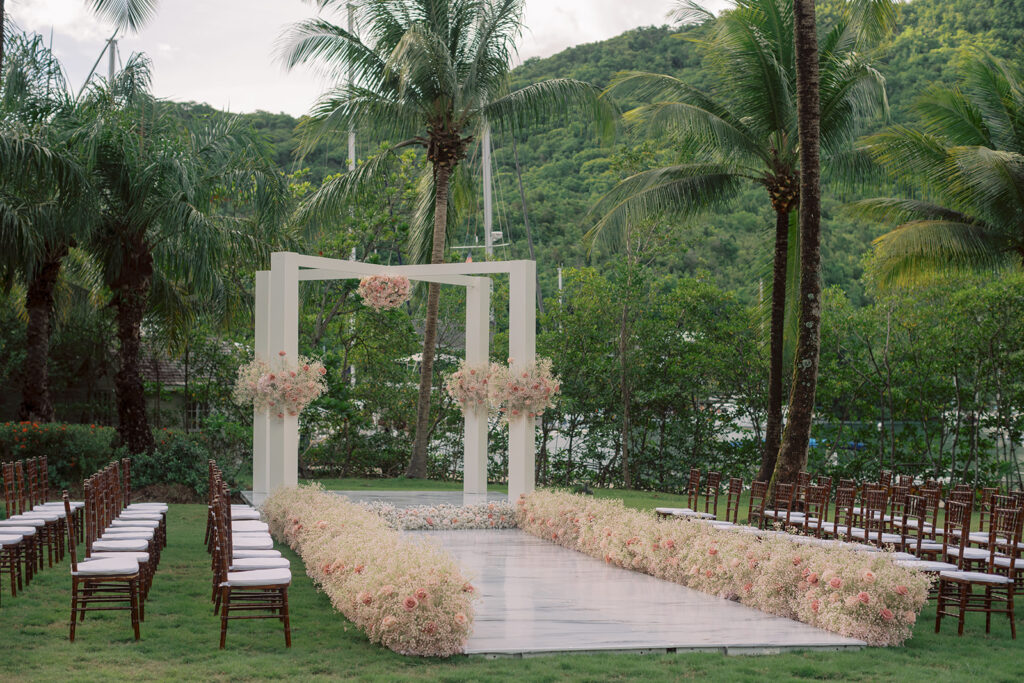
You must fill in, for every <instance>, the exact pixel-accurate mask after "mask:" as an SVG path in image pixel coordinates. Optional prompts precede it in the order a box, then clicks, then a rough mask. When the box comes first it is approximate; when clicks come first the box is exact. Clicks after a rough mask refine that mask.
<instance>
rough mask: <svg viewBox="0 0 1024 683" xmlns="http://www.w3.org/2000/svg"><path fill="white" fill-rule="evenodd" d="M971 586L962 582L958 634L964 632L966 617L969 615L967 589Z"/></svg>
mask: <svg viewBox="0 0 1024 683" xmlns="http://www.w3.org/2000/svg"><path fill="white" fill-rule="evenodd" d="M968 588H969V586H968V585H967V584H966V583H964V584H960V615H959V620H958V622H957V628H956V633H957V635H958V636H962V635H963V634H964V617H965V616H966V615H967V589H968Z"/></svg>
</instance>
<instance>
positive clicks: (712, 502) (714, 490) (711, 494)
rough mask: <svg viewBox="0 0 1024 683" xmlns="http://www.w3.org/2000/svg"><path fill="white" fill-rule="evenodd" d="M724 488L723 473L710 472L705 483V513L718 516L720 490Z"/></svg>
mask: <svg viewBox="0 0 1024 683" xmlns="http://www.w3.org/2000/svg"><path fill="white" fill-rule="evenodd" d="M721 487H722V473H721V472H708V478H707V481H706V482H705V483H704V512H709V513H711V514H713V515H717V514H718V490H719V489H720V488H721Z"/></svg>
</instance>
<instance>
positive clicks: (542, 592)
mask: <svg viewBox="0 0 1024 683" xmlns="http://www.w3.org/2000/svg"><path fill="white" fill-rule="evenodd" d="M407 533H410V534H411V535H416V536H423V537H426V538H429V539H431V540H434V541H436V542H438V543H439V544H440V545H441V546H442V547H443V548H444V549H445V550H447V551H448V552H449V553H451V554H452V555H453V556H454V557H455V559H456V561H457V562H458V563H459V566H460V567H462V569H463V571H464V572H466V574H467V575H468V576H470V577H472V581H473V585H474V586H475V587H476V590H477V592H478V594H479V595H480V598H481V599H480V601H479V602H478V603H477V606H476V619H475V622H474V628H473V634H472V636H471V637H470V639H469V642H468V643H467V645H466V652H467V654H482V655H506V656H507V655H514V656H517V655H535V654H545V653H554V652H579V651H608V650H620V651H647V652H658V651H661V652H666V651H667V652H677V651H681V650H684V651H685V650H710V651H718V652H724V653H728V654H750V653H772V652H778V651H781V650H789V649H808V648H827V649H846V648H860V647H862V646H863V645H864V643H862V642H861V641H859V640H853V639H851V638H844V637H842V636H838V635H836V634H834V633H829V632H827V631H822V630H820V629H817V628H814V627H813V626H808V625H807V624H803V623H800V622H797V621H792V620H789V619H783V618H781V617H776V616H772V615H769V614H765V613H764V612H761V611H759V610H756V609H753V608H750V607H746V606H744V605H741V604H739V603H737V602H731V601H728V600H723V599H720V598H717V597H714V596H710V595H705V594H704V593H700V592H697V591H694V590H690V589H689V588H685V587H683V586H679V585H677V584H673V583H670V582H668V581H662V580H661V579H656V578H654V577H652V576H648V575H646V574H641V573H639V572H633V571H628V570H626V569H620V568H618V567H612V566H608V565H607V564H605V563H604V562H601V561H600V560H597V559H594V558H592V557H589V556H587V555H584V554H582V553H578V552H575V551H572V550H568V549H566V548H562V547H560V546H556V545H554V544H553V543H549V542H547V541H544V540H541V539H539V538H536V537H534V536H531V535H530V534H527V533H525V532H523V531H519V530H517V529H515V530H504V531H493V530H488V531H423V532H407Z"/></svg>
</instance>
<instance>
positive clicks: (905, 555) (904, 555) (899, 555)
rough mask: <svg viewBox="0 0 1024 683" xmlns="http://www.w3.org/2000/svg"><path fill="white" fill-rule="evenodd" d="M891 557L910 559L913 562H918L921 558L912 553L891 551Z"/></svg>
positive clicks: (894, 558)
mask: <svg viewBox="0 0 1024 683" xmlns="http://www.w3.org/2000/svg"><path fill="white" fill-rule="evenodd" d="M890 557H892V559H893V560H910V561H911V562H917V561H918V560H919V559H920V558H918V557H917V555H913V554H911V553H890Z"/></svg>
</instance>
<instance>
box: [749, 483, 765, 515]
mask: <svg viewBox="0 0 1024 683" xmlns="http://www.w3.org/2000/svg"><path fill="white" fill-rule="evenodd" d="M767 496H768V482H766V481H755V482H754V483H753V484H751V485H750V500H749V501H748V502H747V524H752V523H753V522H754V520H759V521H760V520H762V519H764V506H765V503H766V502H767V500H766V499H767Z"/></svg>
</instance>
